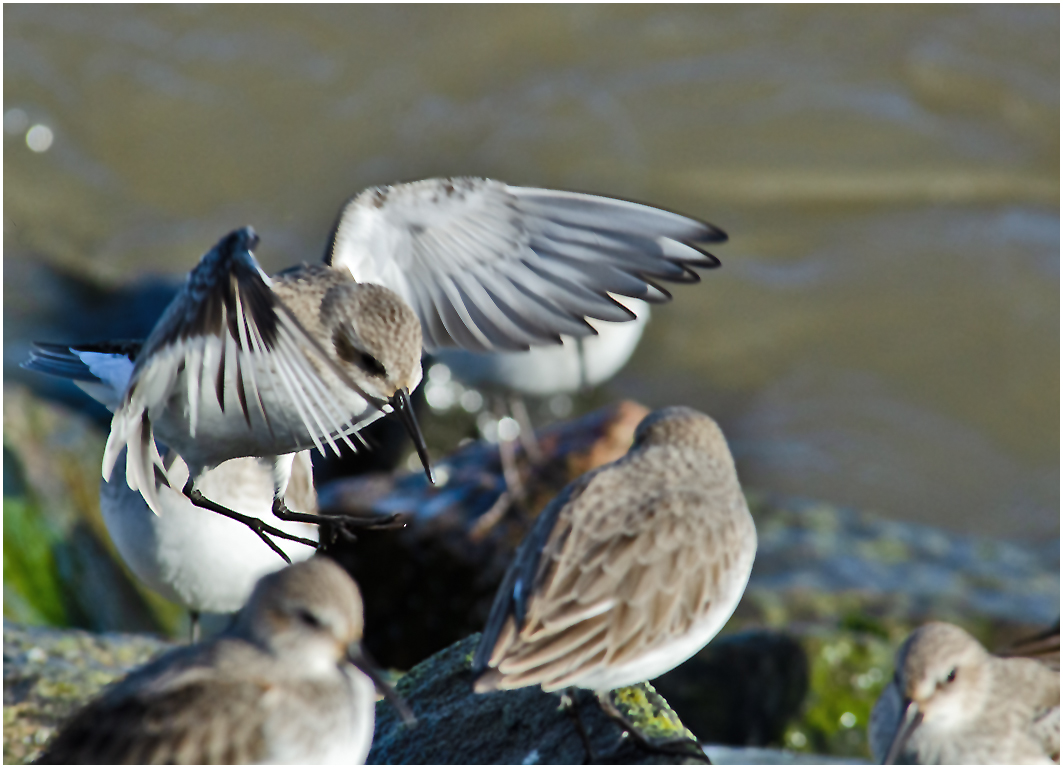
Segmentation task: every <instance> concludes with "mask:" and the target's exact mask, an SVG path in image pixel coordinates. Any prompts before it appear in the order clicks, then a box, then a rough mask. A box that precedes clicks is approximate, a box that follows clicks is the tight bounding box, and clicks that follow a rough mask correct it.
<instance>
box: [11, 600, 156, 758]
mask: <svg viewBox="0 0 1063 768" xmlns="http://www.w3.org/2000/svg"><path fill="white" fill-rule="evenodd" d="M171 647H172V645H171V644H170V643H167V642H165V641H163V640H159V639H158V638H155V637H151V636H149V635H120V634H104V635H94V634H92V633H90V632H84V631H82V630H76V629H67V630H58V629H46V628H43V627H23V626H19V625H18V624H14V623H12V622H9V621H7V620H5V621H4V762H5V763H8V764H10V763H27V762H30V761H32V760H34V759H35V758H36V757H37V756H38V755H39V754H40V753H41V751H42V749H43V747H44V745H45V743H46V742H47V741H48V739H49V738H50V737H51V736H52V734H53V733H55V731H56V729H57V727H58V726H59V725H61V724H62V722H63V721H64V720H66V719H67V718H68V717H69V716H70V715H71V714H73V712H74V711H75V710H77V709H78V708H79V707H81V706H82V705H84V704H86V703H87V702H88V701H89V700H90V699H92V698H93V697H94V696H96V695H97V694H98V693H99V692H100V691H101V690H102V689H103V688H104V687H105V686H107V685H109V684H110V683H112V682H114V681H116V680H118V679H119V678H122V677H124V676H125V675H126V674H127V673H128V672H130V671H131V670H133V669H135V668H136V667H139V666H141V665H143V664H146V663H147V662H148V661H150V660H151V659H153V658H155V657H156V656H157V655H159V654H160V653H162V652H163V651H166V650H169V649H170V648H171Z"/></svg>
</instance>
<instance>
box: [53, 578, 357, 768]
mask: <svg viewBox="0 0 1063 768" xmlns="http://www.w3.org/2000/svg"><path fill="white" fill-rule="evenodd" d="M361 637H362V601H361V596H360V594H359V592H358V588H357V586H356V585H355V584H354V582H353V581H352V580H351V578H350V577H349V576H348V575H347V574H346V572H344V571H343V569H341V568H340V567H339V566H338V565H336V564H335V563H334V562H332V561H331V560H328V559H325V558H320V557H317V558H313V559H311V560H308V561H306V562H304V563H299V564H297V565H293V566H291V567H289V568H286V569H284V570H283V571H279V572H277V573H274V574H271V575H269V576H266V577H264V578H263V579H262V580H261V581H260V582H259V584H258V586H257V587H256V588H255V591H254V593H253V594H252V596H251V599H250V601H249V602H248V605H247V607H246V608H245V609H244V611H243V612H242V613H241V614H240V616H239V618H238V620H237V622H236V624H235V625H234V626H233V628H232V629H230V630H229V631H227V632H226V633H224V634H223V635H219V636H218V637H216V638H214V639H212V640H209V641H207V642H205V643H201V644H199V645H194V646H189V647H185V648H179V649H177V650H174V651H171V652H170V653H167V654H165V655H164V656H162V657H160V658H159V659H157V660H155V661H154V662H152V663H150V664H149V665H147V666H146V667H143V668H141V669H140V670H137V671H135V672H133V673H132V674H131V675H130V676H129V677H127V678H126V679H124V680H122V681H121V682H119V683H117V684H116V685H114V686H112V687H110V688H109V689H107V690H106V691H104V693H103V694H102V695H101V696H100V697H99V698H97V699H96V700H95V701H93V702H91V703H90V704H88V705H87V706H86V707H84V708H83V709H82V710H80V711H79V712H78V713H76V714H75V715H74V717H73V718H72V719H71V720H70V722H68V723H67V724H66V725H65V726H64V727H63V728H62V729H61V730H60V732H59V733H58V735H56V737H55V738H54V739H53V740H52V742H51V743H50V744H49V745H48V749H47V751H46V752H45V753H44V755H43V756H42V757H41V758H40V760H39V761H38V762H41V763H124V764H135V763H153V764H159V763H322V762H331V763H340V762H346V763H361V762H364V760H365V756H366V755H367V754H368V752H369V745H370V743H371V741H372V735H373V715H374V704H375V698H376V697H375V692H374V683H373V680H372V679H370V677H368V676H367V675H366V674H364V673H363V672H362V671H359V669H358V668H356V667H355V666H354V665H353V664H352V663H350V661H349V660H356V661H359V662H360V661H361V657H360V654H359V653H358V650H357V649H358V646H359V642H360V640H361Z"/></svg>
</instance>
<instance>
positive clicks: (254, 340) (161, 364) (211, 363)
mask: <svg viewBox="0 0 1063 768" xmlns="http://www.w3.org/2000/svg"><path fill="white" fill-rule="evenodd" d="M257 242H258V238H257V236H256V235H255V234H254V231H253V230H251V229H250V227H246V228H244V229H241V230H236V231H234V232H232V233H230V234H229V235H227V236H226V237H225V238H223V239H222V240H221V241H220V242H219V243H218V244H217V245H216V246H215V247H214V248H213V249H212V250H211V251H210V252H208V253H207V255H205V256H204V257H203V258H202V259H201V260H200V263H199V265H198V266H197V267H196V268H195V269H194V270H193V271H192V272H191V273H190V274H189V277H188V281H187V283H186V285H185V287H184V288H183V289H182V291H181V292H180V293H179V294H178V295H177V297H176V298H175V299H174V300H173V302H171V304H170V306H169V307H168V308H167V310H166V312H165V313H164V314H163V317H162V319H161V320H160V321H159V322H158V324H157V325H156V326H155V329H154V330H153V331H152V332H151V335H150V336H149V337H148V339H147V341H145V342H144V346H143V348H142V349H141V351H140V354H139V355H138V357H137V361H136V365H135V367H134V369H133V373H132V376H131V378H130V382H129V386H128V388H127V389H126V392H125V395H124V398H123V403H122V406H121V407H120V408H119V409H118V410H117V411H116V412H115V417H114V420H113V421H112V424H111V433H110V435H109V436H108V439H107V446H106V448H105V450H104V466H103V476H104V478H105V479H109V477H110V474H111V470H112V468H113V466H114V463H115V461H116V460H117V457H118V455H119V454H120V453H121V451H122V449H123V448H125V447H126V446H128V447H129V449H130V450H129V452H128V454H127V458H126V479H127V482H128V484H129V486H130V488H133V489H134V490H140V491H141V493H142V494H143V496H144V498H145V500H146V501H147V502H148V504H149V506H151V507H152V509H156V508H157V499H156V493H155V485H154V473H153V472H152V471H151V470H150V466H151V464H153V463H155V464H161V459H160V458H159V457H158V452H157V451H155V450H154V441H153V440H152V439H151V438H152V427H151V421H152V419H153V418H154V415H155V414H157V413H159V412H160V411H161V410H162V409H164V408H166V407H169V406H170V401H171V398H172V395H173V394H174V393H175V392H179V391H180V389H179V387H181V386H183V388H184V391H185V392H186V394H187V398H186V399H187V403H186V412H187V414H188V429H189V437H192V438H194V437H195V434H196V425H197V419H198V412H199V408H200V406H201V403H202V402H203V401H201V396H202V397H203V398H216V399H217V403H218V406H219V407H220V408H221V410H222V411H223V412H224V410H225V400H226V397H225V392H226V385H227V384H231V386H232V389H234V390H235V393H236V396H237V399H238V401H239V406H240V408H241V411H242V413H243V416H244V418H245V419H246V421H247V423H248V426H249V427H250V425H251V413H252V410H257V412H258V413H260V414H261V416H262V419H263V421H264V422H265V424H266V426H267V427H268V428H269V429H270V430H271V431H272V430H273V429H274V428H275V427H276V426H281V425H276V424H274V423H273V421H272V420H271V418H270V409H269V408H268V407H267V404H266V403H265V402H264V401H263V398H262V396H261V389H262V387H260V385H259V378H262V377H268V378H269V380H270V381H269V383H270V384H271V388H272V389H273V390H275V391H280V392H285V393H286V394H287V396H288V397H289V398H290V402H291V403H292V404H293V406H294V407H295V408H296V410H297V412H298V413H299V417H300V419H301V421H302V422H303V426H305V428H306V430H307V432H309V433H310V435H311V437H312V439H313V442H314V444H315V445H316V447H317V448H318V449H319V450H321V451H322V452H323V451H324V449H323V447H322V440H324V441H325V442H327V443H328V444H329V445H330V446H331V447H332V448H333V449H334V450H336V452H337V453H338V452H339V451H338V448H337V446H336V443H335V440H334V439H333V437H334V436H341V437H342V439H343V440H345V441H346V442H348V444H350V441H349V439H348V438H347V437H346V435H347V433H348V432H349V431H350V430H351V429H352V427H353V426H355V425H353V424H351V423H350V421H349V414H348V412H347V411H346V410H345V409H344V408H343V407H342V405H341V404H340V403H339V402H338V401H337V399H336V396H335V395H334V394H333V392H332V391H331V390H330V389H329V387H328V386H327V385H326V384H325V383H324V382H323V380H322V379H321V377H320V375H319V373H318V372H317V370H316V369H315V368H314V366H313V365H311V364H310V358H311V357H313V358H316V360H317V362H318V364H319V365H321V366H322V367H323V368H327V369H328V370H330V371H331V372H332V373H333V374H335V375H336V376H337V377H338V378H339V379H340V380H341V381H342V382H343V383H344V384H345V385H346V386H347V387H349V388H350V389H352V390H354V391H356V392H358V393H359V394H361V395H362V396H363V397H364V398H365V400H366V401H367V402H373V400H372V399H371V398H370V397H368V396H367V395H365V393H364V392H362V391H361V389H360V388H359V387H358V386H357V385H356V384H355V383H354V382H353V381H352V380H351V379H350V378H349V377H348V376H347V375H346V374H345V373H344V372H343V371H342V370H341V369H340V368H339V367H338V366H336V365H335V364H334V363H333V361H332V360H331V358H329V356H328V355H327V354H326V353H325V351H324V350H323V349H322V348H321V346H320V344H318V342H317V341H316V340H315V339H314V338H313V337H312V336H311V335H310V334H309V333H308V332H307V331H306V330H305V329H304V328H303V326H302V325H301V324H300V323H299V321H298V319H297V318H296V317H295V315H294V314H293V313H292V312H291V310H290V309H289V308H288V307H287V306H285V305H284V303H283V302H282V301H281V300H280V298H279V297H278V296H277V295H276V293H275V292H274V291H273V289H272V283H271V281H270V279H269V278H268V277H267V276H266V275H265V273H264V272H262V270H261V268H260V267H259V265H258V262H257V261H255V258H254V256H253V255H252V254H251V248H253V247H254V246H255V245H256V244H257ZM263 383H264V381H263ZM288 428H289V429H291V426H290V425H288ZM351 448H352V449H353V448H354V446H353V445H351Z"/></svg>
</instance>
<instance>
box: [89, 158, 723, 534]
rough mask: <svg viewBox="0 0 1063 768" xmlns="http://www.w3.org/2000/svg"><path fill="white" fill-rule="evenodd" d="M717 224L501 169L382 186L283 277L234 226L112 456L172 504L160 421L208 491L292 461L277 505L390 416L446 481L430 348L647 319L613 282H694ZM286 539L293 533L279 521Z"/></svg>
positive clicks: (131, 396)
mask: <svg viewBox="0 0 1063 768" xmlns="http://www.w3.org/2000/svg"><path fill="white" fill-rule="evenodd" d="M720 239H722V233H720V232H719V230H716V229H715V228H713V227H711V226H710V225H707V224H703V223H701V222H698V221H695V220H693V219H689V218H686V217H683V216H679V215H677V214H673V213H669V212H666V211H661V210H658V209H655V208H651V207H649V206H644V205H639V204H636V203H628V202H624V201H619V200H611V199H607V198H601V197H594V196H591V195H582V194H576V193H567V192H556V191H551V190H539V189H530V188H522V187H511V186H509V185H506V184H502V183H501V182H496V181H490V180H485V179H450V180H440V179H433V180H428V181H421V182H414V183H411V184H404V185H397V186H394V187H387V188H383V187H381V188H374V189H370V190H367V191H366V192H363V193H362V194H361V195H359V196H358V197H356V198H355V199H354V200H352V201H351V202H350V203H349V204H348V205H347V206H345V207H344V209H343V211H342V212H341V215H340V218H339V220H338V222H337V224H336V226H335V228H334V231H333V235H332V238H331V242H330V245H329V248H328V252H327V255H326V262H327V264H326V265H321V266H305V265H304V266H302V267H296V268H293V269H291V270H287V271H285V272H282V273H280V274H278V275H275V276H274V277H273V278H270V277H267V276H266V275H265V273H264V272H263V271H262V270H261V268H260V267H259V266H258V264H257V262H256V261H255V259H254V256H253V255H252V254H251V250H252V249H253V248H254V247H255V245H256V244H257V242H258V238H257V236H256V235H255V234H254V232H253V230H251V229H250V228H244V229H240V230H236V231H235V232H232V233H230V234H229V235H227V236H226V237H224V238H223V239H222V240H221V241H220V242H219V243H218V244H217V245H216V246H215V247H214V248H213V249H212V250H211V251H210V252H208V253H207V254H206V255H205V256H204V257H203V259H202V260H201V261H200V264H199V265H198V266H197V267H196V269H194V270H193V271H192V273H191V274H190V275H189V278H188V281H187V283H186V285H185V286H184V288H183V290H182V291H181V292H180V293H179V294H178V296H177V297H176V298H175V299H174V301H173V302H172V303H171V304H170V306H169V307H168V308H167V310H166V312H165V313H164V315H163V317H162V318H161V319H160V320H159V322H158V323H157V325H156V326H155V328H154V330H153V331H152V333H151V334H150V335H149V337H148V339H147V340H146V341H145V343H144V347H143V349H142V350H141V353H140V355H139V356H138V358H137V361H136V364H135V367H134V370H133V373H132V375H131V377H130V380H129V385H128V387H127V389H126V391H125V393H124V395H123V398H122V402H121V404H120V406H119V407H118V409H117V410H116V411H115V415H114V419H113V421H112V426H111V433H110V435H109V437H108V441H107V446H106V448H105V451H104V476H105V477H109V476H110V473H111V471H112V469H113V466H114V464H115V462H116V461H117V459H118V456H119V455H120V453H121V450H122V449H123V448H128V453H127V455H126V480H127V482H128V484H129V486H130V487H131V488H133V489H136V490H140V491H141V493H142V494H143V495H144V497H145V499H146V500H147V502H148V504H149V506H151V507H152V508H153V509H155V508H156V507H157V498H156V495H155V493H154V483H152V482H151V479H152V475H153V473H154V468H155V467H161V464H162V462H161V457H160V456H159V455H158V451H157V450H156V449H155V442H154V440H152V439H151V437H152V436H153V435H154V434H157V435H158V436H159V438H160V439H161V441H162V442H164V443H166V444H167V445H168V446H169V447H170V448H172V449H174V450H175V451H176V452H177V453H178V454H179V455H180V456H181V457H182V458H183V459H184V460H185V462H186V463H187V464H188V467H189V471H190V478H191V480H190V482H189V484H188V485H187V486H186V487H185V488H184V489H183V490H184V491H185V493H186V495H188V496H189V498H190V499H191V500H192V501H193V503H195V504H197V505H199V506H204V507H207V508H217V507H218V506H219V505H217V504H216V503H214V502H212V501H211V500H209V499H207V498H206V497H205V496H204V495H203V494H202V493H201V491H199V490H198V489H197V488H196V487H195V483H196V481H197V478H199V477H200V476H201V474H202V472H203V470H205V469H208V468H210V467H214V466H217V465H218V464H220V463H221V462H223V461H226V460H228V459H232V458H237V457H240V456H257V457H263V458H267V459H269V460H271V461H273V464H274V495H275V498H274V510H275V513H276V514H277V515H278V516H279V517H281V518H282V519H287V520H297V521H300V522H320V519H309V517H310V516H306V515H300V514H298V513H293V512H291V511H290V510H288V509H287V507H286V506H285V505H284V501H283V492H284V488H285V486H286V484H287V480H288V476H289V474H290V471H291V458H290V457H291V455H292V454H293V453H294V452H296V451H299V450H303V449H305V448H309V447H311V446H315V447H317V448H318V449H319V450H324V445H325V444H327V445H329V446H331V447H332V448H334V449H336V447H337V441H338V440H343V441H345V442H347V443H348V445H350V446H351V447H352V448H353V447H354V446H353V443H351V442H350V438H349V434H350V433H353V432H356V431H357V430H358V429H360V428H361V427H363V426H365V425H366V424H368V423H369V422H371V421H372V420H374V419H376V418H379V416H380V415H381V414H382V413H383V412H387V411H390V410H396V411H398V412H399V414H400V416H401V417H402V418H403V419H404V421H405V423H406V425H407V428H408V430H409V432H410V433H411V436H412V437H413V438H414V443H415V446H416V447H417V449H418V453H419V455H420V457H421V460H422V463H424V465H425V468H426V472H428V474H429V477H430V478H431V472H430V469H429V466H428V454H427V450H426V448H425V446H424V440H423V438H422V437H421V435H420V431H419V428H418V427H417V423H416V420H415V418H414V415H413V411H412V409H411V408H410V405H409V391H410V390H412V389H413V388H414V387H416V386H417V384H418V383H419V381H420V379H421V366H420V350H421V346H422V344H423V345H424V346H425V347H426V348H428V349H434V348H437V347H442V346H448V345H449V346H455V345H456V346H460V347H463V348H466V349H473V350H480V351H483V350H500V349H510V350H513V349H527V348H529V347H530V346H531V345H533V344H534V345H538V344H548V343H555V344H556V343H560V341H561V339H560V335H561V334H563V333H564V334H570V335H574V336H584V335H588V334H593V333H594V329H593V327H592V326H591V325H590V324H589V323H588V321H587V318H597V319H600V320H610V321H615V322H619V321H626V320H631V319H632V318H633V317H634V315H633V313H632V312H631V311H630V310H628V309H627V308H625V307H624V306H623V305H622V304H620V303H619V302H617V301H616V300H615V299H614V298H613V297H612V295H611V294H616V295H618V296H629V297H633V298H640V299H643V300H646V301H650V302H659V301H666V300H667V299H668V298H669V295H668V294H667V293H666V292H665V291H664V290H663V289H662V288H660V287H659V286H658V285H657V283H656V281H658V280H661V281H673V282H692V281H694V280H696V279H697V275H696V273H695V272H694V271H693V269H692V268H693V267H712V266H716V265H717V264H718V262H717V261H716V259H715V258H714V257H712V256H709V255H707V254H705V253H704V252H702V251H701V250H699V249H698V248H696V247H695V246H694V245H693V243H698V242H711V241H719V240H720ZM273 535H276V534H273Z"/></svg>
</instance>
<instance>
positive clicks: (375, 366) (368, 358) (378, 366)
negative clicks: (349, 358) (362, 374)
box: [362, 352, 388, 376]
mask: <svg viewBox="0 0 1063 768" xmlns="http://www.w3.org/2000/svg"><path fill="white" fill-rule="evenodd" d="M362 367H363V368H365V369H366V370H367V371H369V372H370V373H373V374H376V375H377V376H387V375H388V371H387V369H386V368H385V367H384V364H383V363H381V362H380V361H379V360H377V359H376V358H375V357H373V356H372V355H370V354H369V353H367V352H363V353H362Z"/></svg>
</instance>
